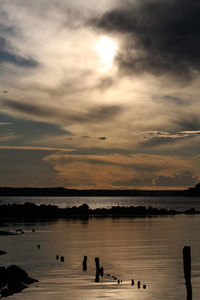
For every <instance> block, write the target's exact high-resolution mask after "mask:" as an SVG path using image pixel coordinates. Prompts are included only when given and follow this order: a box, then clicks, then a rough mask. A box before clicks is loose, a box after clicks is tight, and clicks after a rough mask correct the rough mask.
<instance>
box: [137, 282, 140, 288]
mask: <svg viewBox="0 0 200 300" xmlns="http://www.w3.org/2000/svg"><path fill="white" fill-rule="evenodd" d="M137 287H138V289H140V281H138V283H137Z"/></svg>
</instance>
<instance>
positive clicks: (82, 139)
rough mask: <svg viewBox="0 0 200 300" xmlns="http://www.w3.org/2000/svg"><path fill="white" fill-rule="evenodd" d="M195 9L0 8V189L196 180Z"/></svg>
mask: <svg viewBox="0 0 200 300" xmlns="http://www.w3.org/2000/svg"><path fill="white" fill-rule="evenodd" d="M199 86H200V2H199V1H196V0H193V1H189V0H168V1H164V0H124V1H121V0H110V1H107V0H99V1H93V0H87V1H86V0H73V1H71V0H41V1H34V0H29V1H27V0H15V1H13V0H1V6H0V166H1V167H0V186H38V187H47V186H64V187H68V188H111V189H119V188H120V189H132V188H138V189H147V188H148V189H184V188H187V187H189V186H193V185H195V184H196V183H198V182H199V181H200V150H199V149H200V99H199V98H200V90H199Z"/></svg>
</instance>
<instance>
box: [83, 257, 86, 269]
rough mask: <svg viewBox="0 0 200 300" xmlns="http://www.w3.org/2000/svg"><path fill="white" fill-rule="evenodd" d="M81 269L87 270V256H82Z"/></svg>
mask: <svg viewBox="0 0 200 300" xmlns="http://www.w3.org/2000/svg"><path fill="white" fill-rule="evenodd" d="M83 271H87V256H84V258H83Z"/></svg>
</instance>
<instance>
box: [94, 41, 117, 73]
mask: <svg viewBox="0 0 200 300" xmlns="http://www.w3.org/2000/svg"><path fill="white" fill-rule="evenodd" d="M117 48H118V47H117V43H116V42H115V41H113V40H112V39H110V38H108V37H101V38H100V39H99V40H98V41H97V42H96V44H95V47H94V50H95V51H96V52H97V54H98V56H99V58H100V60H101V67H100V71H103V72H107V71H109V70H110V69H111V67H112V63H113V59H114V57H115V55H116V52H117Z"/></svg>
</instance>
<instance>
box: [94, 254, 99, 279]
mask: <svg viewBox="0 0 200 300" xmlns="http://www.w3.org/2000/svg"><path fill="white" fill-rule="evenodd" d="M95 263H96V277H95V282H99V270H100V266H99V258H98V257H95Z"/></svg>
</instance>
